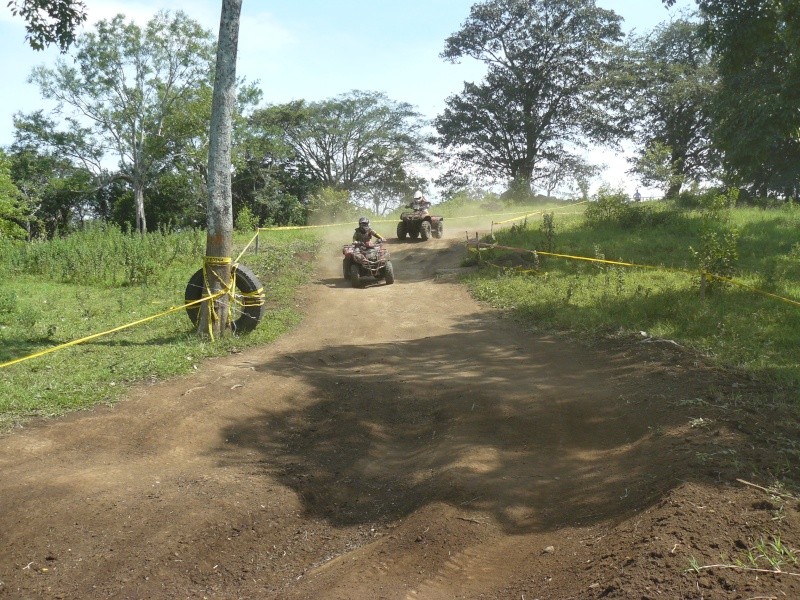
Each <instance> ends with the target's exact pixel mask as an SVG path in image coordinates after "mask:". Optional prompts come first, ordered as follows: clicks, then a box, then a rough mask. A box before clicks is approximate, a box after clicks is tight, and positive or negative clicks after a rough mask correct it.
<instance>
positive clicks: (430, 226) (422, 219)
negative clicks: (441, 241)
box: [397, 206, 444, 242]
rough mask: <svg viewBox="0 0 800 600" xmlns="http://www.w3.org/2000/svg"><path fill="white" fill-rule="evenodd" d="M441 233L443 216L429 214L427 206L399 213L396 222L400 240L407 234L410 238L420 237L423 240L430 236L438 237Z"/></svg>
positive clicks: (442, 231) (442, 230)
mask: <svg viewBox="0 0 800 600" xmlns="http://www.w3.org/2000/svg"><path fill="white" fill-rule="evenodd" d="M409 208H411V206H409ZM443 233H444V217H436V216H433V215H431V214H430V213H429V212H428V207H427V206H422V207H420V208H415V209H413V210H409V211H405V212H402V213H400V222H399V223H398V224H397V238H398V239H401V240H402V239H404V238H405V237H406V235H407V236H408V237H410V238H411V239H412V240H415V239H417V238H422V241H423V242H424V241H427V240H428V238H430V237H431V236H433V237H435V238H437V239H438V238H440V237H442V234H443Z"/></svg>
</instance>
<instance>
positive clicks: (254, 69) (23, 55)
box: [0, 0, 694, 187]
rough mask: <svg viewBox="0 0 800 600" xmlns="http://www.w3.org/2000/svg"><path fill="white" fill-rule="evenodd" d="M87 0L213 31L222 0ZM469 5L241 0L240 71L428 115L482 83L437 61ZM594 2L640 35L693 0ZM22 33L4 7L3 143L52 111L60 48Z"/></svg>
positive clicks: (470, 72) (474, 74)
mask: <svg viewBox="0 0 800 600" xmlns="http://www.w3.org/2000/svg"><path fill="white" fill-rule="evenodd" d="M85 1H86V5H87V7H88V13H89V21H90V22H96V21H98V20H100V19H108V18H111V17H113V16H114V15H116V14H118V13H122V14H124V15H126V16H127V17H128V18H129V19H134V20H136V21H137V22H140V23H145V22H146V21H147V20H148V19H149V18H150V17H151V16H152V15H153V14H154V13H155V12H156V11H157V10H159V9H169V10H178V9H180V10H183V11H184V12H186V13H187V14H188V15H189V16H190V17H192V18H193V19H195V20H197V21H198V22H200V23H201V24H202V25H203V26H204V27H206V28H207V29H209V30H211V31H212V32H213V33H214V34H216V32H217V29H218V23H219V10H220V1H219V0H192V1H191V2H189V1H187V0H183V1H179V0H138V1H130V2H128V1H125V0H85ZM4 4H5V3H4ZM472 4H474V2H473V1H472V0H403V1H402V2H396V1H390V0H385V1H381V2H365V1H364V0H337V1H332V0H296V1H294V2H292V1H286V0H283V1H280V2H278V1H276V2H265V1H263V0H244V2H243V9H242V24H241V29H240V42H239V61H238V65H237V71H238V74H239V75H241V76H244V77H246V78H247V79H248V80H249V81H255V80H257V81H258V82H259V84H260V87H261V89H262V90H263V92H264V102H265V103H280V102H287V101H289V100H293V99H300V98H304V99H306V100H322V99H325V98H331V97H333V96H337V95H339V94H342V93H345V92H348V91H350V90H354V89H360V90H369V91H380V92H384V93H386V95H387V96H388V97H389V98H391V99H392V100H395V101H400V102H408V103H410V104H412V105H414V106H416V107H417V110H418V111H419V112H420V113H422V114H423V115H424V116H425V117H427V118H433V117H435V116H436V115H437V114H438V113H439V112H441V110H442V109H443V108H444V101H445V99H446V98H447V97H448V96H449V95H451V94H453V93H458V92H459V91H460V90H461V87H462V84H463V82H464V81H474V80H478V79H480V77H481V75H482V73H483V69H482V68H481V66H480V65H479V64H475V63H471V62H468V63H465V64H458V65H453V64H450V63H446V62H444V61H443V60H442V59H441V58H439V53H440V52H441V51H442V49H443V47H444V40H445V38H447V36H449V35H450V34H452V33H454V32H455V31H457V30H458V28H459V26H460V25H461V23H463V21H464V20H465V18H466V17H467V16H468V14H469V9H470V7H471V6H472ZM597 4H598V5H600V6H602V7H604V8H608V9H612V10H614V11H616V12H617V13H618V14H619V15H620V16H622V17H623V19H624V23H623V26H624V28H625V29H626V31H631V30H636V32H638V33H640V34H641V33H645V32H646V31H648V30H650V29H652V28H653V27H654V26H656V25H657V24H658V23H660V22H663V21H666V20H668V19H669V18H670V17H671V16H675V15H676V14H677V11H678V10H680V9H681V8H687V7H688V8H691V7H693V6H694V4H693V2H692V1H691V0H678V2H677V8H674V9H672V10H667V9H666V8H664V6H663V4H662V2H661V0H598V2H597ZM24 36H25V32H24V26H23V24H22V23H21V22H20V21H19V20H18V19H15V18H13V17H12V16H11V14H10V11H9V10H8V9H7V8H6V7H5V6H3V7H0V52H2V57H3V60H2V61H0V81H2V82H3V86H4V88H5V89H4V91H3V93H2V95H0V146H6V145H8V144H10V143H11V141H12V139H13V125H12V118H13V115H14V114H15V113H17V112H20V111H21V112H30V111H33V110H36V109H39V108H48V105H47V104H45V102H44V101H43V100H42V99H41V98H40V96H39V93H38V89H37V88H36V87H35V86H32V85H30V84H28V83H27V77H28V75H29V74H30V72H31V69H32V68H33V67H34V66H36V65H39V64H53V63H54V62H55V60H56V59H57V58H58V51H57V50H53V49H49V50H46V51H44V52H34V51H33V50H31V49H30V48H29V47H28V46H27V45H26V44H25V42H24ZM591 158H592V160H594V161H595V162H605V163H606V164H607V165H608V170H607V172H606V173H605V175H604V177H603V178H602V180H603V181H604V182H606V183H609V184H611V185H623V186H625V187H630V186H635V185H636V182H635V181H631V180H630V179H629V178H628V177H627V176H625V174H624V171H625V168H626V167H625V162H624V157H623V156H621V155H617V154H615V153H613V152H610V151H607V150H603V151H595V152H593V153H592V155H591ZM598 183H599V182H598Z"/></svg>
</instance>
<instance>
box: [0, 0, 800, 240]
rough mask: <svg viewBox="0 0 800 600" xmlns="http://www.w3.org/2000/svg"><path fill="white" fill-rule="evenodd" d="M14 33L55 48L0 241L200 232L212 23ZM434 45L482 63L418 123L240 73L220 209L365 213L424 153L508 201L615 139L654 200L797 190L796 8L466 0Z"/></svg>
mask: <svg viewBox="0 0 800 600" xmlns="http://www.w3.org/2000/svg"><path fill="white" fill-rule="evenodd" d="M663 1H664V4H666V5H670V4H671V3H672V1H673V0H663ZM39 5H50V6H51V7H52V8H53V10H54V11H55V12H54V16H53V19H54V22H55V23H56V24H58V23H59V21H58V18H59V15H61V16H63V18H64V19H65V22H66V24H67V26H68V25H69V24H70V23H71V24H72V25H73V26H74V24H75V23H80V22H81V21H82V15H81V13H80V11H77V12H76V7H78V8H79V5H81V3H79V2H75V1H73V0H58V1H54V0H17V1H14V2H11V3H10V5H9V6H11V8H12V12H14V11H16V12H17V13H18V14H22V15H23V16H25V15H26V14H29V15H33V14H34V12H33V11H34V9H35V8H37V7H39ZM26 10H27V11H28V13H26V12H25V11H26ZM59 11H60V12H59ZM37 14H39V13H37ZM29 22H30V21H29ZM65 27H66V26H65ZM29 31H30V32H33V33H30V34H29V42H30V43H31V45H33V46H34V47H36V44H39V45H44V44H46V43H57V44H59V45H60V46H61V47H62V49H63V50H65V54H64V55H62V58H61V59H60V60H58V61H57V63H56V64H55V65H53V66H47V67H39V68H37V69H36V70H34V72H33V73H32V74H31V81H32V82H34V83H36V84H37V85H38V87H39V89H40V90H41V93H42V95H43V97H45V98H47V99H50V100H52V101H54V102H55V103H56V104H57V106H58V108H57V109H55V110H53V111H50V112H45V111H37V112H32V113H19V114H17V115H15V117H14V126H15V138H14V142H13V143H12V144H11V145H10V146H9V147H8V148H6V149H5V150H4V151H3V152H2V153H1V154H0V236H3V237H18V238H25V237H28V238H33V237H38V236H53V235H56V234H58V233H60V232H68V231H69V230H70V229H71V228H73V227H75V226H76V225H77V224H79V223H81V222H83V221H86V220H89V219H91V220H96V219H100V220H103V221H108V222H115V223H118V224H119V225H121V226H123V227H129V228H131V229H134V230H137V231H141V232H145V231H147V230H148V229H153V228H157V227H203V226H205V224H206V223H205V219H206V204H207V179H208V174H207V173H206V170H207V155H208V131H209V118H210V112H211V95H212V94H211V92H212V88H213V79H214V71H215V65H214V62H215V53H214V48H215V40H214V37H213V35H212V34H211V33H210V32H208V31H206V30H204V29H203V28H202V27H200V25H199V24H198V23H196V22H195V21H193V20H192V19H190V18H189V17H188V16H187V15H186V14H185V13H183V12H180V11H179V12H174V13H171V12H160V13H158V14H157V15H156V16H155V17H154V18H153V19H151V21H150V22H148V23H147V24H146V25H145V26H144V27H140V26H138V25H136V24H134V23H132V22H128V21H126V20H125V17H124V16H122V15H119V16H117V17H115V18H114V19H111V20H108V21H101V22H99V23H97V24H96V25H95V26H94V27H93V29H92V31H90V32H88V33H85V34H82V35H78V36H75V37H69V34H70V32H71V31H72V29H70V28H69V27H67V29H63V28H62V29H59V28H58V27H57V26H56V25H53V24H50V28H49V29H48V28H47V27H45V26H44V25H42V26H41V27H39V28H38V29H36V28H34V29H30V30H29ZM37 36H39V37H37ZM65 36H66V37H65ZM442 58H443V59H444V60H447V61H452V62H455V61H459V60H462V59H465V58H469V59H474V60H478V61H482V62H483V63H485V65H486V67H487V69H486V74H485V76H484V77H483V79H482V80H480V81H476V82H466V83H465V84H464V87H463V89H462V90H460V91H458V92H456V93H453V94H452V95H451V96H450V97H448V98H447V99H446V102H445V108H444V110H443V112H442V113H441V114H439V115H438V116H437V117H436V118H435V119H434V121H433V123H430V124H428V123H426V122H425V121H424V120H423V119H422V118H421V115H420V114H419V113H418V112H417V111H416V109H415V108H414V107H413V106H410V105H408V104H406V103H402V102H395V101H393V100H392V99H390V98H388V97H386V96H385V95H384V94H382V93H379V92H372V91H362V90H352V91H348V92H344V93H342V94H341V95H339V96H337V97H334V98H330V99H327V100H322V101H314V102H309V101H302V100H301V101H295V102H290V103H286V104H278V105H262V94H261V91H260V90H259V89H258V87H257V86H255V85H253V84H245V83H243V82H242V83H240V85H239V86H238V103H237V107H236V114H235V116H234V129H233V146H232V193H233V210H234V214H235V215H236V217H237V219H239V218H240V217H241V219H240V221H241V223H243V224H246V225H247V226H252V225H266V224H303V223H308V222H311V221H313V220H315V219H346V218H350V217H351V216H352V215H353V214H355V211H356V210H369V211H371V212H372V213H373V214H383V213H385V212H387V211H390V210H392V209H394V208H395V207H397V206H399V205H400V204H402V203H403V201H404V200H405V199H407V198H408V195H409V194H411V193H413V191H414V189H417V188H423V189H424V188H425V187H426V186H428V185H429V184H430V183H433V182H429V181H427V180H426V179H425V178H424V177H423V176H422V175H421V173H422V172H425V170H426V169H425V167H426V166H429V165H430V164H432V163H435V165H436V166H437V168H438V171H439V172H440V173H441V174H442V175H441V177H440V178H439V179H438V180H437V181H436V183H437V184H438V185H439V186H441V187H442V188H443V189H444V190H445V195H446V196H448V197H449V196H452V195H453V194H456V193H458V192H459V191H463V190H465V189H474V188H475V186H480V185H486V184H489V183H492V184H496V183H501V184H504V185H505V187H506V188H507V192H506V193H505V194H504V195H503V196H504V198H505V199H507V200H509V201H530V200H531V199H532V198H535V197H536V194H535V193H534V190H536V189H540V190H544V191H545V192H546V193H547V194H548V195H549V194H551V193H553V192H554V191H555V190H556V189H565V188H571V189H573V190H579V191H581V190H582V193H584V194H585V193H586V190H587V189H588V184H589V182H590V181H591V180H592V179H593V178H596V177H597V176H598V175H599V174H600V172H601V168H600V166H599V165H593V164H589V163H588V162H587V161H586V159H585V158H584V156H585V150H586V148H588V147H592V146H597V145H608V146H611V147H613V146H615V145H617V144H620V143H621V142H623V141H628V142H632V143H633V146H634V147H635V149H636V156H635V158H634V159H633V161H632V164H631V172H632V173H634V174H636V175H637V177H638V178H639V179H640V180H641V181H642V182H643V183H645V184H647V185H651V186H658V187H660V188H661V189H663V191H664V194H665V196H667V197H678V196H679V195H680V194H682V193H685V192H686V191H687V190H689V191H691V190H693V189H696V188H697V187H698V186H701V185H709V184H716V185H724V186H732V187H736V188H739V189H741V190H742V192H743V193H742V194H741V195H740V199H745V200H746V199H748V198H751V199H756V198H772V199H775V200H780V201H784V200H788V199H797V198H798V194H800V85H798V82H800V4H799V3H796V2H775V1H774V0H748V1H747V2H744V1H742V0H698V2H697V12H696V13H693V14H689V15H683V16H682V17H680V18H678V19H676V20H674V21H672V22H669V23H663V24H661V25H660V26H658V27H657V28H655V29H654V30H653V31H651V32H647V33H646V34H644V35H629V36H625V35H623V32H622V29H621V18H620V16H619V15H617V14H616V13H615V12H614V11H612V10H607V9H601V8H599V7H598V6H596V4H595V2H594V0H485V1H483V2H478V3H476V4H475V5H474V6H473V7H472V9H471V11H470V14H469V16H468V18H467V19H466V20H465V21H464V23H463V24H462V25H461V27H460V29H459V30H458V31H456V32H455V33H453V34H452V35H451V36H449V37H448V38H447V39H446V40H445V41H444V50H443V52H442ZM427 125H431V126H432V128H431V129H426V126H427Z"/></svg>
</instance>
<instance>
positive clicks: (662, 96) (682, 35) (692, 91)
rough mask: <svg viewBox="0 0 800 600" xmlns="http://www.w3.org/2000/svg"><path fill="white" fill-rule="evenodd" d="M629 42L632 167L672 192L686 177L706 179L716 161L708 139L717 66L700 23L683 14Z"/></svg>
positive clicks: (627, 82)
mask: <svg viewBox="0 0 800 600" xmlns="http://www.w3.org/2000/svg"><path fill="white" fill-rule="evenodd" d="M633 46H634V55H633V59H632V60H631V61H630V62H628V63H626V66H625V72H626V75H627V76H626V77H625V78H624V84H625V85H626V88H627V91H628V94H629V96H630V110H628V111H627V113H626V115H627V119H628V120H629V121H630V122H631V123H632V128H633V132H634V139H635V140H636V142H637V146H638V148H639V153H638V156H637V157H636V159H635V161H634V167H633V172H635V173H637V174H638V175H639V176H640V177H641V178H642V181H643V182H644V183H645V184H647V185H658V186H662V185H663V186H664V188H665V189H664V191H665V192H666V194H667V196H668V197H675V196H677V194H678V193H679V191H680V189H681V187H682V186H683V184H684V183H686V182H695V183H699V182H700V181H703V180H709V179H711V178H712V177H713V173H714V171H715V169H716V168H717V167H718V162H717V156H716V153H715V152H714V151H713V147H712V144H711V129H712V125H713V122H712V116H711V103H712V99H713V96H714V93H715V91H716V70H715V69H714V66H713V63H712V60H711V55H710V52H709V48H708V45H707V44H706V42H705V40H704V38H703V36H702V32H701V27H700V25H699V24H698V23H695V22H691V21H688V20H685V19H678V20H676V21H673V22H671V23H668V24H662V25H660V26H658V27H657V28H656V29H655V30H654V31H653V32H651V33H650V34H649V35H647V36H644V37H642V38H638V39H636V40H635V41H634V44H633Z"/></svg>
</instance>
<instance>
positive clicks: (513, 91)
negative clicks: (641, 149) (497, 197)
mask: <svg viewBox="0 0 800 600" xmlns="http://www.w3.org/2000/svg"><path fill="white" fill-rule="evenodd" d="M620 22H621V19H620V17H619V16H618V15H617V14H616V13H614V12H613V11H610V10H604V9H601V8H598V7H597V6H596V5H595V2H594V0H487V1H485V2H481V3H479V4H475V5H474V6H473V7H472V9H471V11H470V16H469V18H468V19H467V20H466V22H465V23H464V24H463V25H462V27H461V29H460V30H459V31H457V32H456V33H454V34H453V35H451V36H450V37H449V38H447V40H446V42H445V49H444V52H443V53H442V57H443V58H444V59H446V60H448V61H451V62H456V61H458V60H459V59H461V58H462V57H470V58H473V59H476V60H479V61H482V62H484V63H486V65H487V66H488V72H487V75H486V77H485V79H484V80H483V81H482V82H481V83H478V84H476V83H465V85H464V90H463V91H462V92H461V94H458V95H454V96H451V97H449V98H448V99H447V101H446V108H445V110H444V112H443V113H442V114H441V115H439V116H438V117H437V118H436V121H435V125H436V130H437V132H438V134H439V137H438V144H439V146H440V148H441V149H442V150H443V154H445V155H447V156H449V157H450V158H451V159H453V160H454V162H455V167H456V170H457V171H463V170H464V169H471V170H472V171H473V172H474V173H475V174H476V176H478V177H495V176H497V175H500V176H503V177H506V178H507V179H510V180H511V181H512V186H511V187H512V189H517V190H523V191H525V190H527V194H529V195H530V193H531V191H530V190H531V183H532V182H533V181H535V180H536V179H538V178H540V177H543V176H544V175H545V173H546V167H547V165H548V163H550V164H551V165H552V164H554V163H557V162H558V159H559V155H560V154H561V153H563V151H564V148H565V147H568V146H583V145H585V139H586V138H587V137H590V138H591V139H592V141H593V142H604V141H608V140H610V139H612V138H613V137H614V136H615V135H616V133H617V132H616V131H615V130H614V129H613V127H612V126H611V124H610V121H609V120H608V119H607V118H606V109H605V107H604V106H603V105H602V100H603V99H604V97H603V95H602V89H601V88H600V87H599V86H598V83H599V82H600V81H601V80H602V77H603V75H604V73H605V71H606V70H607V68H608V66H609V64H610V62H611V60H612V56H613V52H612V51H613V49H614V47H615V45H616V44H617V42H618V41H619V40H620V39H621V38H622V31H621V29H620Z"/></svg>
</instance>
